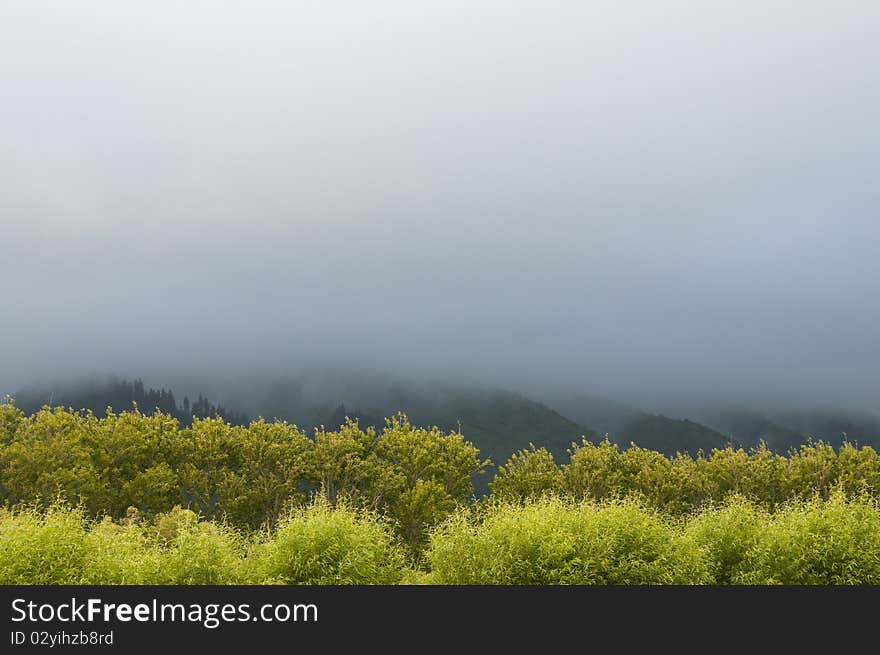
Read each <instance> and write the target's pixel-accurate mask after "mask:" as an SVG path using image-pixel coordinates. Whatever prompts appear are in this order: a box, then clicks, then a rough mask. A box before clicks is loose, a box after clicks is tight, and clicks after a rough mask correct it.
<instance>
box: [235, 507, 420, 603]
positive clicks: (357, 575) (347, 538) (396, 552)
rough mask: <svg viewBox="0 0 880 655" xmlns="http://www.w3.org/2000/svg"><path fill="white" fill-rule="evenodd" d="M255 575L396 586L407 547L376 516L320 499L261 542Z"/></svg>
mask: <svg viewBox="0 0 880 655" xmlns="http://www.w3.org/2000/svg"><path fill="white" fill-rule="evenodd" d="M249 559H250V562H249V568H250V579H251V581H252V582H255V583H266V584H313V585H314V584H395V583H398V582H400V581H401V579H402V577H403V574H404V569H405V562H406V560H405V553H404V549H403V547H402V546H401V545H400V544H398V543H397V542H396V541H395V538H394V535H393V533H392V532H391V530H390V529H389V527H388V526H387V525H385V524H383V522H382V521H381V520H380V519H379V518H378V517H377V516H375V515H373V514H370V513H367V512H364V511H362V510H361V511H358V510H355V509H352V508H350V507H348V506H346V505H345V504H337V505H336V506H335V507H332V506H331V505H330V503H328V502H326V501H320V500H319V501H318V502H316V503H315V504H313V505H311V506H309V507H307V508H306V509H302V510H295V511H293V512H291V514H289V515H288V516H286V517H285V518H284V519H283V520H282V522H281V523H280V525H279V526H278V529H277V531H275V532H273V533H269V534H268V535H266V536H265V538H264V539H263V540H262V541H260V542H259V543H257V544H256V545H255V546H254V547H253V550H252V552H251V556H250V558H249Z"/></svg>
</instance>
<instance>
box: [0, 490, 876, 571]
mask: <svg viewBox="0 0 880 655" xmlns="http://www.w3.org/2000/svg"><path fill="white" fill-rule="evenodd" d="M0 584H512V585H519V584H600V585H601V584H808V585H831V584H834V585H837V584H871V585H876V584H880V506H878V504H877V501H876V500H875V499H873V498H871V497H868V496H861V497H859V498H853V499H847V498H845V496H844V495H843V494H842V493H839V492H836V493H833V494H832V495H831V497H830V498H828V499H827V500H822V499H819V498H814V499H812V500H810V501H791V502H788V503H785V504H783V505H781V506H780V507H779V508H777V510H776V511H775V512H768V511H766V510H764V509H763V508H760V507H758V506H756V505H755V504H753V503H751V502H749V501H747V500H745V499H743V498H739V497H732V498H730V499H729V500H728V501H727V502H725V503H723V504H722V505H720V506H718V507H712V508H706V509H704V510H702V511H701V512H699V513H697V514H694V515H691V516H689V517H685V518H675V517H670V516H668V515H666V514H664V513H662V512H658V511H656V510H653V509H650V508H647V507H645V506H644V505H642V504H641V503H639V502H638V501H636V500H633V499H630V500H609V501H601V502H597V501H580V502H577V501H573V500H571V499H564V498H558V497H553V496H545V497H543V498H540V499H537V500H532V501H527V502H525V503H516V502H500V501H489V502H487V503H481V504H479V505H477V506H471V507H463V508H461V509H460V510H459V511H458V512H456V513H455V514H454V515H452V516H451V517H449V518H448V519H447V520H446V521H444V522H443V523H441V524H440V525H439V526H437V527H436V528H434V529H432V530H431V533H430V541H429V544H428V545H427V547H426V548H425V550H424V552H423V554H422V556H421V557H416V556H414V555H413V553H412V551H410V550H408V549H407V548H406V546H405V544H403V543H402V542H401V541H400V539H399V538H398V537H397V536H396V535H395V534H394V531H393V529H392V528H391V526H390V525H389V523H388V522H387V521H386V520H384V519H383V518H382V517H381V516H379V515H377V514H375V513H371V512H367V511H364V510H357V509H354V508H352V507H351V506H350V505H348V504H345V503H342V504H336V505H331V504H330V503H328V502H327V501H326V500H317V501H315V502H314V503H312V504H310V505H308V506H306V507H304V508H301V509H297V510H293V511H292V512H291V513H290V514H289V515H286V516H285V517H283V519H282V520H281V521H280V523H279V524H278V526H277V527H276V528H275V529H273V530H267V531H256V532H251V533H245V532H243V531H239V530H236V529H235V528H233V527H231V526H228V525H225V524H223V523H219V522H209V521H200V520H198V517H197V516H196V515H195V513H193V512H191V511H190V510H184V509H180V508H176V509H174V510H172V511H171V512H168V513H165V514H158V515H156V516H154V517H153V518H152V519H146V518H144V517H141V516H140V515H137V514H136V513H132V514H131V515H130V516H129V517H127V518H126V519H123V520H121V521H115V522H114V521H111V520H109V519H104V520H101V521H94V520H90V519H88V518H87V517H86V516H85V515H84V513H83V511H82V509H73V508H69V507H64V506H62V505H55V506H52V507H49V508H47V509H45V510H38V509H35V508H17V509H15V510H0Z"/></svg>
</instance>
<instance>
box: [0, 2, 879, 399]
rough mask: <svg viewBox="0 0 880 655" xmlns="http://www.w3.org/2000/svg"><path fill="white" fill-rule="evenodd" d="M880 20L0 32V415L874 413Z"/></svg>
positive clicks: (54, 17)
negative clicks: (353, 381) (102, 393)
mask: <svg viewBox="0 0 880 655" xmlns="http://www.w3.org/2000/svg"><path fill="white" fill-rule="evenodd" d="M878 34H880V3H878V2H876V1H875V0H866V1H864V2H846V1H845V0H842V1H831V0H829V1H826V2H817V1H811V0H801V1H799V2H772V1H768V0H740V1H736V2H734V1H730V2H712V1H706V2H693V1H686V2H685V1H682V2H672V1H667V0H654V1H648V0H639V1H636V0H632V1H627V2H619V1H608V2H587V1H580V2H558V1H555V0H535V1H528V2H516V1H510V0H507V1H505V2H500V1H497V2H496V1H492V2H474V1H458V0H442V1H440V0H437V1H434V0H430V1H427V0H426V1H415V2H414V1H412V0H410V1H406V2H403V1H402V2H391V1H390V0H386V1H379V0H374V1H372V2H365V1H362V0H361V1H351V2H341V1H338V0H321V1H316V2H294V1H291V2H277V3H268V2H255V1H252V0H251V1H248V2H244V1H242V2H186V3H182V2H164V1H161V2H160V1H157V2H150V3H144V2H140V3H129V2H121V1H120V2H111V1H109V0H108V1H106V2H90V1H87V0H77V2H60V1H59V2H42V1H38V0H4V2H2V3H0V152H2V157H0V229H2V232H0V280H2V298H3V301H2V309H0V352H2V357H0V391H6V390H14V389H16V388H18V387H20V386H21V385H24V384H28V383H30V382H32V381H35V380H38V379H43V380H46V379H48V380H51V379H56V378H62V377H68V376H76V375H81V374H91V373H95V372H100V373H105V372H115V373H118V374H120V375H143V376H145V377H150V379H151V380H153V381H155V382H156V383H158V384H161V383H162V381H163V376H168V378H169V379H170V377H171V376H172V375H173V374H177V373H181V372H183V373H187V374H196V375H200V374H202V373H204V374H228V373H229V372H230V371H239V370H245V369H247V370H249V371H260V370H270V369H271V370H274V371H283V370H285V369H288V368H291V369H293V368H296V367H298V366H302V365H303V364H304V363H321V362H330V363H334V364H339V363H343V364H348V363H350V364H352V365H353V366H381V367H383V368H387V369H390V370H398V371H402V372H406V373H411V374H416V375H423V374H424V375H428V374H430V375H432V376H443V375H449V374H453V375H461V376H463V377H467V378H469V379H475V380H480V381H489V382H492V383H498V384H501V385H503V386H506V387H509V388H522V387H528V386H531V385H536V384H543V383H547V382H550V381H553V382H557V383H562V384H571V385H575V386H583V387H586V388H590V389H603V390H607V391H608V392H609V393H613V394H616V395H620V396H631V397H636V396H638V397H647V398H671V399H681V398H687V397H694V398H696V397H700V398H702V397H707V398H713V397H717V398H728V399H731V400H755V399H767V398H774V399H781V400H785V401H791V402H804V403H810V402H821V403H847V404H851V405H856V406H860V407H863V408H869V409H870V408H873V409H877V408H880V375H878V372H880V348H878V338H877V334H878V324H880V300H878V298H880V293H878V286H880V257H878V250H880V225H878V220H880V212H878V209H880V184H878V179H877V176H878V171H880V121H878V117H880V41H878V38H877V35H878Z"/></svg>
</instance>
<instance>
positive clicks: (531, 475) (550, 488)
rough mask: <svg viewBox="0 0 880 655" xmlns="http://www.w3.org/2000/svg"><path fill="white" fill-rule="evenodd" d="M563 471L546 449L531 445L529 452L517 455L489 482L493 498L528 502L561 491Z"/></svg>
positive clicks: (521, 452)
mask: <svg viewBox="0 0 880 655" xmlns="http://www.w3.org/2000/svg"><path fill="white" fill-rule="evenodd" d="M562 483H563V477H562V471H560V470H559V467H558V466H557V465H556V461H555V460H554V459H553V453H551V452H550V451H548V450H547V449H546V448H536V447H535V444H529V449H528V450H521V451H519V452H517V453H514V454H513V455H512V456H511V457H510V459H509V460H507V464H505V465H504V466H499V467H498V473H496V474H495V478H494V479H493V480H492V482H490V483H489V488H490V489H491V490H492V495H493V496H495V497H496V498H500V499H502V500H525V499H527V498H536V497H538V496H541V495H543V494H546V493H559V492H561V491H562Z"/></svg>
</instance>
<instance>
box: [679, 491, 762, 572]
mask: <svg viewBox="0 0 880 655" xmlns="http://www.w3.org/2000/svg"><path fill="white" fill-rule="evenodd" d="M769 522H770V515H769V514H768V513H767V512H766V511H764V510H762V509H761V508H760V507H759V506H757V505H755V503H753V502H751V501H749V500H746V499H745V498H743V497H742V496H731V497H729V498H728V499H727V501H726V502H725V503H724V504H723V505H721V506H719V507H714V508H707V509H705V510H703V511H702V512H701V513H700V514H699V515H697V516H696V517H694V518H693V519H692V520H691V521H690V522H689V523H688V525H687V534H688V535H689V536H690V537H691V539H692V540H693V542H694V543H696V544H698V545H699V546H701V547H703V548H704V549H705V550H706V554H707V557H708V560H707V562H708V566H709V573H710V575H711V577H712V582H713V583H714V584H740V583H743V582H744V581H746V580H747V579H748V578H749V577H750V568H749V567H751V566H752V565H753V561H752V560H753V559H754V557H755V553H756V552H757V551H758V550H759V548H760V546H761V545H762V544H763V540H764V539H765V537H766V531H767V526H768V524H769Z"/></svg>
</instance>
